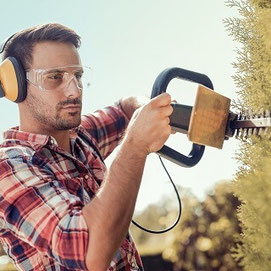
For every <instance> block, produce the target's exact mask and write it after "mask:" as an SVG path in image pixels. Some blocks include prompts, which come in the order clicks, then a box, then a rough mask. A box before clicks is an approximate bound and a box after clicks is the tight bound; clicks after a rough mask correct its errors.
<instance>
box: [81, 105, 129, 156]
mask: <svg viewBox="0 0 271 271" xmlns="http://www.w3.org/2000/svg"><path fill="white" fill-rule="evenodd" d="M128 122H129V119H128V118H127V116H126V115H125V113H124V111H123V109H122V108H121V105H120V102H118V103H116V105H115V106H109V107H106V108H105V109H103V110H97V111H95V112H94V113H93V114H89V115H84V116H82V122H81V125H82V126H83V127H84V128H85V129H86V131H87V132H88V133H89V134H90V135H91V136H92V138H93V139H94V140H95V141H96V144H97V147H98V149H99V151H100V153H101V155H102V157H103V159H105V158H106V157H107V156H108V155H109V154H110V153H111V152H112V151H113V150H114V149H115V147H116V146H117V145H118V144H119V143H120V140H121V138H122V136H123V133H124V131H125V128H126V127H127V124H128Z"/></svg>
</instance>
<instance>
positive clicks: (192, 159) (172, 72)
mask: <svg viewBox="0 0 271 271" xmlns="http://www.w3.org/2000/svg"><path fill="white" fill-rule="evenodd" d="M174 78H179V79H183V80H188V81H191V82H195V83H198V84H201V85H204V86H206V87H208V88H210V89H214V87H213V84H212V81H211V80H210V78H209V77H208V76H207V75H205V74H201V73H197V72H193V71H189V70H185V69H181V68H168V69H166V70H164V71H162V72H161V73H160V74H159V75H158V77H157V78H156V80H155V82H154V85H153V88H152V94H151V98H154V97H155V96H158V95H159V94H161V93H163V92H166V90H167V86H168V84H169V82H170V81H171V80H172V79H174ZM204 149H205V146H202V145H198V144H194V143H193V145H192V150H191V151H190V153H189V155H188V156H186V155H183V154H181V153H179V152H177V151H175V150H173V149H172V148H170V147H168V146H166V145H164V146H163V147H162V149H160V150H159V151H158V152H157V153H158V154H159V155H160V156H162V157H164V158H166V159H168V160H170V161H171V162H174V163H176V164H178V165H180V166H182V167H193V166H195V165H196V164H197V163H198V162H199V161H200V159H201V157H202V155H203V153H204Z"/></svg>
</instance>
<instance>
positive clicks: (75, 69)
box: [27, 66, 91, 91]
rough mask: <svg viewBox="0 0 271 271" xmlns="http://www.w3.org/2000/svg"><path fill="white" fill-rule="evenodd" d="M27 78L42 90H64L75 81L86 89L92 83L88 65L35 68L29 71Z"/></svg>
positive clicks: (80, 87) (79, 86)
mask: <svg viewBox="0 0 271 271" xmlns="http://www.w3.org/2000/svg"><path fill="white" fill-rule="evenodd" d="M27 79H28V80H29V81H30V82H31V83H32V84H34V85H35V86H37V87H38V88H39V89H42V90H48V91H52V90H63V89H65V88H67V87H70V84H74V83H75V84H76V86H77V87H78V88H79V89H81V90H82V89H85V90H86V89H87V88H89V87H90V84H91V69H90V68H89V67H86V66H66V67H57V68H53V69H44V70H42V69H39V70H35V69H33V70H30V71H28V72H27Z"/></svg>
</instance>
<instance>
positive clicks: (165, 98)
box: [150, 93, 171, 107]
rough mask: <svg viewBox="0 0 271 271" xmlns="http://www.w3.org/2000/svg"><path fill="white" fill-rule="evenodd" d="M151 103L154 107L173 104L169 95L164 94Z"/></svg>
mask: <svg viewBox="0 0 271 271" xmlns="http://www.w3.org/2000/svg"><path fill="white" fill-rule="evenodd" d="M150 103H152V104H153V105H154V106H157V107H160V106H166V105H169V104H170V103H171V96H170V95H169V94H168V93H162V94H160V95H158V96H156V97H154V98H153V99H152V100H151V101H150Z"/></svg>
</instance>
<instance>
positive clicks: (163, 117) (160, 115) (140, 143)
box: [124, 93, 173, 156]
mask: <svg viewBox="0 0 271 271" xmlns="http://www.w3.org/2000/svg"><path fill="white" fill-rule="evenodd" d="M170 103H171V96H170V95H169V94H168V93H163V94H161V95H159V96H157V97H155V98H153V99H151V100H149V101H148V102H147V103H146V104H145V105H143V106H141V107H140V108H138V109H137V110H136V111H135V112H134V114H133V116H132V118H131V120H130V123H129V125H128V128H127V132H126V136H125V138H124V140H126V141H127V143H129V144H130V147H131V152H136V153H140V154H142V155H143V156H144V155H145V156H146V155H148V154H149V153H151V152H156V151H158V150H160V149H161V148H162V147H163V145H164V143H165V141H166V140H167V139H168V137H169V135H170V134H171V133H172V131H171V127H170V125H169V122H170V120H169V116H170V115H171V114H172V111H173V108H172V106H171V105H170Z"/></svg>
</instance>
